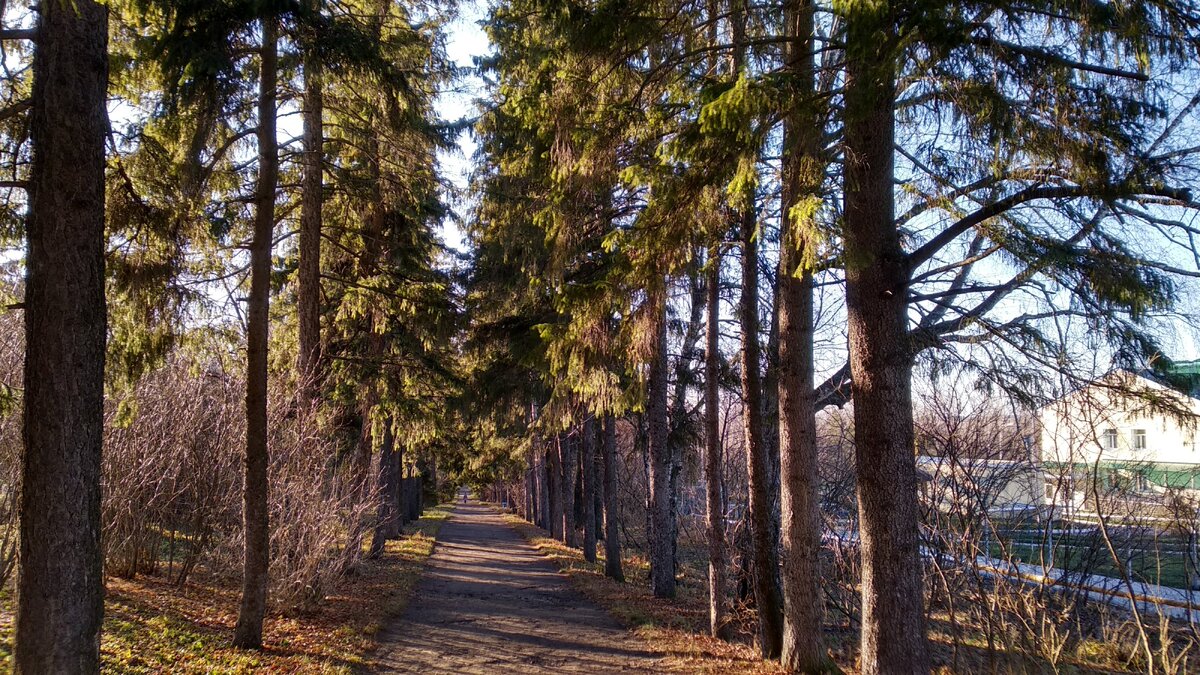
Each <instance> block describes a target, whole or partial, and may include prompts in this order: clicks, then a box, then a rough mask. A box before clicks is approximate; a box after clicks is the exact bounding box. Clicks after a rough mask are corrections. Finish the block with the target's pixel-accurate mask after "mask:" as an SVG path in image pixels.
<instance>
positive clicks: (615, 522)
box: [602, 415, 625, 581]
mask: <svg viewBox="0 0 1200 675" xmlns="http://www.w3.org/2000/svg"><path fill="white" fill-rule="evenodd" d="M602 445H603V452H604V574H605V576H607V577H609V578H610V579H616V580H617V581H625V572H624V571H623V570H622V569H621V538H620V534H619V528H620V524H621V518H620V515H619V508H620V506H619V504H618V501H619V500H618V495H617V422H616V420H615V419H614V418H613V416H612V415H606V416H605V417H604V442H603V444H602Z"/></svg>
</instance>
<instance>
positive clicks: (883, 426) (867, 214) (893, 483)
mask: <svg viewBox="0 0 1200 675" xmlns="http://www.w3.org/2000/svg"><path fill="white" fill-rule="evenodd" d="M892 11H893V10H892V7H891V4H890V3H889V2H886V1H884V2H877V3H869V4H867V3H862V4H858V5H854V6H853V7H851V8H849V9H848V11H847V12H846V16H845V20H846V30H847V32H846V85H845V87H846V88H845V99H846V132H845V148H844V151H843V152H844V155H845V157H846V161H845V172H846V188H845V225H844V232H843V234H844V240H845V258H846V313H847V319H848V322H849V333H850V374H851V377H852V379H853V382H854V385H853V386H854V448H855V466H856V470H857V478H858V513H859V531H860V542H861V550H862V650H861V653H862V666H861V667H862V672H863V673H867V674H874V673H925V672H928V671H929V657H928V651H927V645H926V642H925V609H924V596H923V593H922V578H921V557H920V555H919V551H918V532H917V524H918V518H919V510H918V508H919V507H918V502H917V472H916V458H915V453H914V452H913V428H912V390H911V375H912V353H911V350H910V347H909V340H908V316H907V312H908V264H907V260H906V259H905V255H904V250H903V248H902V245H901V241H900V231H899V230H898V229H897V227H896V225H895V222H894V216H895V214H894V206H893V200H894V169H893V143H894V135H895V131H894V124H895V113H894V111H895V102H896V85H895V68H894V65H893V63H894V54H893V51H892V50H893V49H896V48H897V47H896V46H895V42H896V37H895V29H894V28H893V26H894V25H895V21H896V18H895V17H894V16H893V15H892Z"/></svg>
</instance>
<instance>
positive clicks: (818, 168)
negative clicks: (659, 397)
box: [778, 0, 833, 673]
mask: <svg viewBox="0 0 1200 675" xmlns="http://www.w3.org/2000/svg"><path fill="white" fill-rule="evenodd" d="M784 17H785V22H786V25H785V30H786V31H787V35H788V39H789V41H788V44H787V68H788V70H789V71H790V72H791V74H792V81H793V82H794V83H795V86H796V91H795V92H794V95H795V101H797V103H796V104H795V107H794V108H793V110H792V112H791V114H789V115H788V116H787V117H786V118H784V127H783V128H784V132H783V133H784V141H783V143H784V153H783V161H784V163H785V164H784V180H783V199H782V208H783V214H784V220H783V232H782V234H781V240H782V242H783V243H782V245H781V246H780V257H779V274H778V278H779V297H778V306H779V383H778V386H779V389H778V391H779V440H780V449H781V456H780V460H781V474H782V485H781V498H780V505H781V511H782V515H783V610H784V613H783V652H782V655H781V661H782V664H783V667H784V668H785V669H787V670H788V671H790V672H801V673H813V672H826V671H830V670H832V666H833V663H832V662H831V661H830V659H829V654H828V652H827V651H826V649H825V641H824V639H823V636H822V632H821V622H822V618H823V611H824V606H823V596H822V594H821V567H820V552H821V505H820V492H819V487H820V472H819V465H818V461H817V420H816V414H817V413H816V391H815V389H814V384H813V265H812V262H811V259H812V257H813V255H814V253H815V246H816V243H815V241H814V239H813V236H812V234H811V233H812V232H813V231H814V222H813V220H812V218H814V217H815V214H814V215H808V214H809V212H810V211H809V208H808V206H810V205H811V204H813V203H818V202H812V201H809V202H807V203H806V204H805V205H803V206H798V205H800V203H801V202H802V201H804V200H819V199H820V196H821V184H822V182H823V179H824V177H825V167H824V164H823V163H822V161H821V157H820V153H821V129H823V128H824V127H823V125H822V116H821V115H820V114H819V112H818V109H817V108H816V107H815V106H814V105H812V104H811V103H810V101H812V100H813V94H814V91H815V87H816V83H815V79H814V78H815V70H814V61H813V43H812V35H813V5H812V3H811V0H788V3H787V4H786V5H785V14H784ZM793 207H797V210H796V211H795V212H794V213H793V211H792V210H793ZM801 215H803V216H804V217H805V220H803V221H801V220H799V219H798V217H799V216H801Z"/></svg>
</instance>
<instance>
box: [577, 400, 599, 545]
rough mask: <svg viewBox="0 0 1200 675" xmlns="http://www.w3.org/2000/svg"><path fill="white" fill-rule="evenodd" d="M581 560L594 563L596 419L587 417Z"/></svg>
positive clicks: (582, 454)
mask: <svg viewBox="0 0 1200 675" xmlns="http://www.w3.org/2000/svg"><path fill="white" fill-rule="evenodd" d="M582 431H583V443H582V445H581V447H582V452H581V454H580V457H579V462H580V466H581V468H582V469H583V481H582V482H583V559H584V560H586V561H588V562H596V418H595V417H593V416H592V415H590V414H589V415H588V416H587V418H586V419H585V420H584V421H583V429H582Z"/></svg>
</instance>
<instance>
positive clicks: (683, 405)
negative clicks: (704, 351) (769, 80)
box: [667, 256, 705, 572]
mask: <svg viewBox="0 0 1200 675" xmlns="http://www.w3.org/2000/svg"><path fill="white" fill-rule="evenodd" d="M698 257H699V256H697V258H698ZM688 289H689V291H690V293H689V295H690V299H689V303H688V304H689V316H688V322H687V324H686V326H685V328H684V331H683V342H682V343H681V345H680V354H679V359H678V360H677V361H676V362H675V387H674V391H673V392H672V398H671V431H670V434H669V435H668V437H667V438H668V442H669V443H670V445H671V513H672V514H673V517H672V519H671V520H672V522H671V527H672V528H673V530H672V532H671V560H672V561H673V564H674V566H675V572H678V571H679V523H678V522H677V521H676V518H677V517H678V513H679V491H680V484H679V482H680V478H681V476H682V474H683V454H684V452H685V451H686V450H687V449H688V444H687V442H686V438H685V437H684V435H683V434H680V433H678V431H679V430H680V429H681V428H683V427H684V426H685V425H686V424H687V419H686V417H687V392H688V387H689V386H693V385H695V384H696V382H697V379H698V378H697V371H698V369H699V366H698V364H697V361H699V359H700V337H701V336H702V335H703V334H704V300H705V295H704V281H703V277H702V275H701V272H700V268H699V266H698V265H692V266H691V269H690V270H689V274H688Z"/></svg>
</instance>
